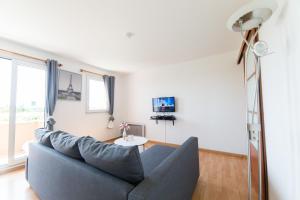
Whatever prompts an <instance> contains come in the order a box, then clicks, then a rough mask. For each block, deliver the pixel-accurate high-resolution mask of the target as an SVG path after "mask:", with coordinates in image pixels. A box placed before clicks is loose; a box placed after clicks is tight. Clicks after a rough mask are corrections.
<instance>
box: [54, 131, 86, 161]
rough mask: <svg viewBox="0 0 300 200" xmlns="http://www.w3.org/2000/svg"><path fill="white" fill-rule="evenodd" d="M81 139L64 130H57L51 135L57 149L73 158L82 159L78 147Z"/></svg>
mask: <svg viewBox="0 0 300 200" xmlns="http://www.w3.org/2000/svg"><path fill="white" fill-rule="evenodd" d="M79 139H80V138H79V137H76V136H73V135H71V134H69V133H66V132H63V131H56V132H53V133H52V134H51V135H50V140H51V144H52V146H53V148H54V149H55V150H56V151H58V152H60V153H63V154H65V155H67V156H70V157H72V158H76V159H82V157H81V155H80V152H79V149H78V141H79Z"/></svg>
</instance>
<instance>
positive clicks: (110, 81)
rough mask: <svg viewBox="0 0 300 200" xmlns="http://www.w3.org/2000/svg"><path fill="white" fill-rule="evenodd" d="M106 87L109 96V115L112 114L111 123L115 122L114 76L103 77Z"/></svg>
mask: <svg viewBox="0 0 300 200" xmlns="http://www.w3.org/2000/svg"><path fill="white" fill-rule="evenodd" d="M103 80H104V85H105V88H106V91H107V96H108V113H109V114H110V117H109V120H108V121H109V122H110V121H114V116H113V113H114V96H115V77H114V76H107V75H104V76H103Z"/></svg>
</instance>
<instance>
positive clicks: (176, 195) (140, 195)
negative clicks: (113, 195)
mask: <svg viewBox="0 0 300 200" xmlns="http://www.w3.org/2000/svg"><path fill="white" fill-rule="evenodd" d="M198 152H199V151H198V139H197V138H196V137H191V138H189V139H188V140H187V141H186V142H184V143H183V144H182V145H181V146H180V147H179V148H178V149H177V150H176V151H174V152H173V153H171V154H170V155H169V156H168V157H167V158H166V159H165V160H164V161H163V162H162V163H160V164H159V165H158V166H157V167H156V168H155V169H154V170H153V171H152V172H151V174H150V175H149V177H147V178H145V179H144V180H143V181H142V182H141V183H140V184H139V185H137V186H136V187H135V188H134V189H133V190H132V191H131V192H130V193H129V198H128V199H129V200H188V199H191V197H192V194H193V191H194V188H195V186H196V184H197V181H198V177H199V155H198Z"/></svg>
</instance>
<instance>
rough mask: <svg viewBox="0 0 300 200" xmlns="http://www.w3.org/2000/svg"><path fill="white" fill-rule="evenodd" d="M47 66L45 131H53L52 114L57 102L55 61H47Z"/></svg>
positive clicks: (56, 67) (56, 68)
mask: <svg viewBox="0 0 300 200" xmlns="http://www.w3.org/2000/svg"><path fill="white" fill-rule="evenodd" d="M46 65H47V91H46V117H47V118H46V119H47V129H48V130H51V131H52V130H53V126H54V124H55V120H54V119H53V116H52V115H53V112H54V109H55V104H56V100H57V92H58V63H57V61H56V60H50V59H48V60H47V62H46Z"/></svg>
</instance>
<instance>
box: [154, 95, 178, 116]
mask: <svg viewBox="0 0 300 200" xmlns="http://www.w3.org/2000/svg"><path fill="white" fill-rule="evenodd" d="M152 107H153V112H175V98H174V97H158V98H153V99H152Z"/></svg>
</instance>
